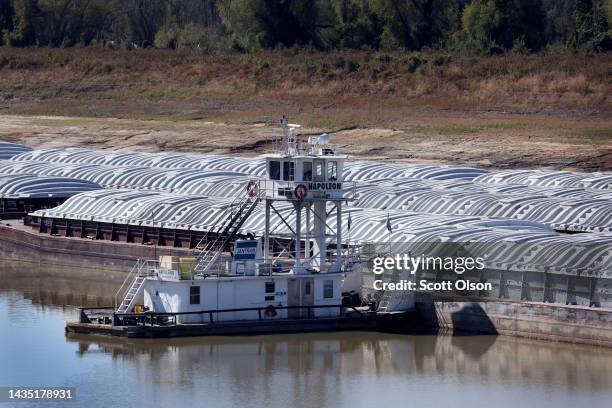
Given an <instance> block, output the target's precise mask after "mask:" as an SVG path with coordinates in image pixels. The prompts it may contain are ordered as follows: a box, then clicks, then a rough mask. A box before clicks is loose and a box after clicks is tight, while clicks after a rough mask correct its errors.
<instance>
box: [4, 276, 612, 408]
mask: <svg viewBox="0 0 612 408" xmlns="http://www.w3.org/2000/svg"><path fill="white" fill-rule="evenodd" d="M71 273H72V272H71ZM119 282H120V280H119ZM116 287H117V284H116V281H112V280H111V281H107V280H105V279H104V278H103V277H96V279H78V280H75V279H73V278H72V277H71V276H65V274H64V272H63V271H50V270H46V271H45V272H44V273H37V272H36V270H35V269H31V270H29V271H23V269H21V270H19V269H17V270H16V269H15V268H0V358H2V361H3V362H4V367H8V369H3V368H1V367H0V385H3V384H2V382H10V383H13V382H14V381H18V382H19V381H24V378H25V379H28V378H33V380H32V381H37V382H39V383H45V384H49V383H58V384H66V385H70V386H76V387H77V389H78V392H80V395H81V396H82V398H83V400H84V401H86V402H87V405H88V406H111V405H117V406H125V405H145V406H146V405H149V406H158V405H160V404H161V405H164V406H174V405H176V406H187V405H188V404H193V403H194V402H199V403H200V405H201V404H205V405H211V406H213V405H214V406H217V407H225V406H227V407H235V406H249V407H259V406H261V407H270V406H291V407H294V406H295V407H311V406H334V407H336V406H346V407H351V408H352V407H355V406H375V405H385V404H396V405H397V404H401V405H413V404H418V405H419V406H432V405H436V406H439V405H440V404H443V403H447V404H449V405H450V404H453V406H457V405H462V406H466V405H470V406H482V405H486V406H491V405H494V406H516V405H518V404H523V405H527V406H532V405H538V406H542V407H546V406H555V407H559V406H576V405H581V404H588V405H589V406H610V402H611V401H612V391H611V390H612V349H608V348H602V347H592V346H581V345H571V344H563V343H553V342H542V341H532V340H527V339H519V338H510V337H498V336H451V335H438V336H429V335H423V336H408V335H397V334H383V333H366V332H351V333H313V334H297V335H275V336H250V337H249V336H242V337H208V338H184V339H167V340H131V339H118V338H111V337H92V336H84V335H71V336H68V337H65V336H64V334H63V326H64V321H65V320H67V319H74V318H75V317H76V313H75V309H74V307H72V306H67V305H82V304H87V305H104V304H108V303H109V302H110V301H111V297H112V294H113V292H114V290H115V288H116ZM41 310H44V313H43V312H41ZM38 339H44V344H43V345H41V342H40V341H39V340H38ZM37 348H40V350H35V349H37ZM33 349H34V351H36V352H38V354H36V355H35V356H34V357H31V360H32V363H29V362H28V359H30V354H35V353H33ZM3 353H4V354H3ZM24 360H25V362H24ZM26 363H28V364H30V365H27V364H26ZM36 364H38V365H36ZM36 367H37V368H36ZM19 370H21V374H20V372H19Z"/></svg>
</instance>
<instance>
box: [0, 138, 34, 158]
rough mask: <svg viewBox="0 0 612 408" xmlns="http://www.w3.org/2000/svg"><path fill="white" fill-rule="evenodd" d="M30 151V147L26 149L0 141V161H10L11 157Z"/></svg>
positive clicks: (25, 147)
mask: <svg viewBox="0 0 612 408" xmlns="http://www.w3.org/2000/svg"><path fill="white" fill-rule="evenodd" d="M31 150H32V149H31V148H30V147H27V146H24V145H20V144H16V143H10V142H3V141H2V140H0V160H5V159H10V158H11V157H13V156H16V155H18V154H21V153H24V152H28V151H31Z"/></svg>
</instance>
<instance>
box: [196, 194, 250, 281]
mask: <svg viewBox="0 0 612 408" xmlns="http://www.w3.org/2000/svg"><path fill="white" fill-rule="evenodd" d="M252 191H253V193H252V194H247V195H242V194H240V195H239V196H237V197H236V198H235V199H234V201H233V202H232V204H230V207H231V211H230V213H229V215H228V217H227V218H226V219H225V221H224V223H223V224H222V225H221V227H220V228H218V229H217V231H216V236H215V239H214V241H212V242H210V241H208V238H209V235H210V232H209V233H208V234H206V236H205V237H204V238H202V240H201V241H200V242H199V243H198V245H196V249H198V250H199V254H198V255H197V258H196V266H195V268H194V270H195V272H196V273H199V274H207V273H210V272H213V271H214V270H215V266H216V265H217V263H218V261H219V260H220V259H221V255H222V254H223V252H225V250H226V249H227V247H228V245H229V244H230V242H231V241H232V240H233V239H234V237H235V236H236V234H237V233H238V231H239V230H240V228H241V227H242V225H243V224H244V222H245V221H246V220H247V218H249V216H250V215H251V213H252V212H253V210H255V208H256V207H257V204H259V201H260V200H261V197H262V192H261V190H260V189H259V188H256V189H254V190H252Z"/></svg>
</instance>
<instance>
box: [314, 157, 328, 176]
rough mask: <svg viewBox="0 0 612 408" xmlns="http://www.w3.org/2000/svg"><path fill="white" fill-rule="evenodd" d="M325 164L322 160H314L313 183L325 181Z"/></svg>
mask: <svg viewBox="0 0 612 408" xmlns="http://www.w3.org/2000/svg"><path fill="white" fill-rule="evenodd" d="M324 166H325V162H323V160H315V162H314V167H315V168H314V181H325V174H324V171H325V167H324Z"/></svg>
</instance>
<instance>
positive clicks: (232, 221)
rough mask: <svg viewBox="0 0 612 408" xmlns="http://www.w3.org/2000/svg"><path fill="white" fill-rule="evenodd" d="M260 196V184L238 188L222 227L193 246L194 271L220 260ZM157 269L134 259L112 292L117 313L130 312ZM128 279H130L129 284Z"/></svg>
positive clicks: (210, 268)
mask: <svg viewBox="0 0 612 408" xmlns="http://www.w3.org/2000/svg"><path fill="white" fill-rule="evenodd" d="M253 183H255V184H253ZM262 196H263V193H262V191H261V190H260V188H259V185H257V184H256V182H254V181H251V182H250V183H249V187H248V188H247V194H244V192H243V191H242V190H241V192H240V194H239V195H238V196H236V197H235V198H234V200H233V201H232V203H231V204H230V212H229V214H228V216H227V218H225V220H224V222H223V223H222V224H221V226H220V227H219V228H217V229H212V228H211V229H210V230H209V231H208V233H207V234H206V235H205V236H204V238H202V240H201V241H200V242H199V243H198V244H197V245H196V250H197V251H199V253H198V255H197V258H196V266H195V268H194V270H195V272H197V273H199V274H207V273H210V272H211V271H213V268H214V266H215V265H216V264H217V263H218V261H219V260H220V259H221V254H222V253H223V252H224V251H225V250H226V249H227V247H228V245H229V244H230V242H231V240H232V239H234V237H235V236H236V234H237V233H238V231H239V230H240V228H241V227H242V225H243V224H244V222H245V221H246V219H247V218H248V217H249V216H250V215H251V213H252V212H253V210H254V209H255V208H256V207H257V204H258V203H259V201H260V200H261V198H262ZM212 234H216V235H215V239H214V240H213V241H212V242H211V241H210V238H211V236H212ZM156 268H158V261H157V260H153V261H143V260H140V259H139V260H138V261H137V262H136V264H135V265H134V267H133V268H132V270H131V271H130V273H128V275H127V276H126V277H125V280H124V281H123V284H122V285H121V287H120V288H119V290H117V292H116V293H115V311H116V313H130V312H131V311H132V309H133V308H134V306H135V305H136V302H137V301H138V299H139V297H140V295H141V294H142V291H143V287H144V283H145V281H146V279H147V277H149V276H155V274H156ZM128 282H132V283H131V284H130V285H129V287H128V284H129V283H128ZM125 288H127V291H126V292H125V294H123V291H124V290H125ZM119 298H122V301H121V303H118V299H119Z"/></svg>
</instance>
